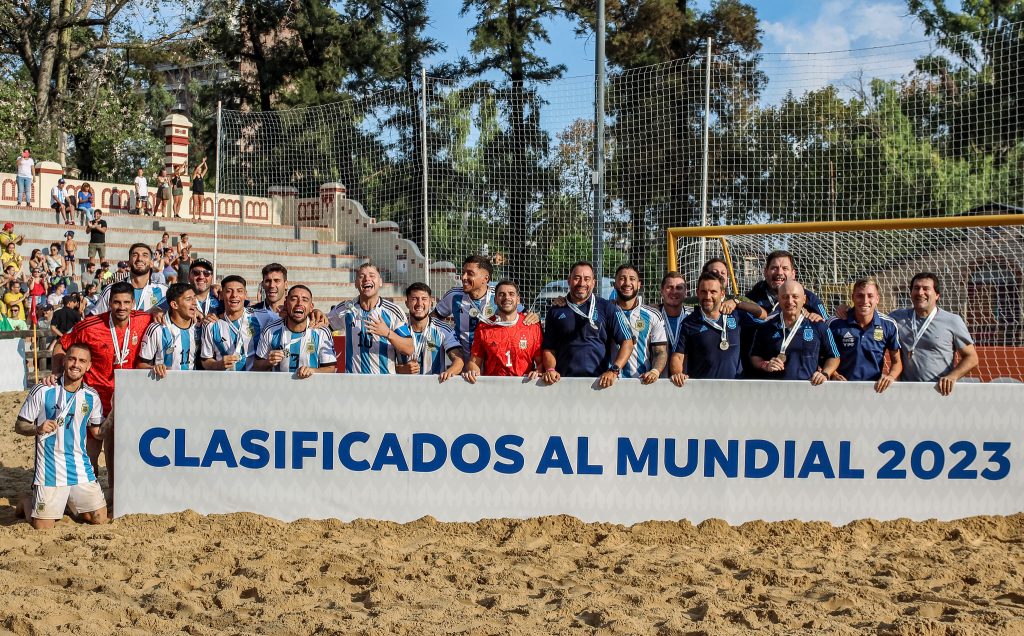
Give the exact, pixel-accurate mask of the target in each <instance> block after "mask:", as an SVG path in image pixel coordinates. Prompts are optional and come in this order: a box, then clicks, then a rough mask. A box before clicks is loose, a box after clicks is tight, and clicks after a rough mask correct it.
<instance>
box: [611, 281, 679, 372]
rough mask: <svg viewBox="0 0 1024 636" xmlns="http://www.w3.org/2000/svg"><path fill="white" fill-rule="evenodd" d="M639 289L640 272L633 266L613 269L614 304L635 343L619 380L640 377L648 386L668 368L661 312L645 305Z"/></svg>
mask: <svg viewBox="0 0 1024 636" xmlns="http://www.w3.org/2000/svg"><path fill="white" fill-rule="evenodd" d="M642 286H643V282H642V281H641V280H640V272H639V271H637V269H636V267H634V266H633V265H629V264H626V265H620V266H619V268H618V269H617V270H615V304H616V305H618V307H619V309H620V310H622V313H623V314H624V315H625V316H626V322H627V323H628V324H629V328H630V329H632V331H633V342H634V343H635V346H634V347H633V352H632V353H631V354H630V356H629V360H628V361H627V362H626V366H624V367H623V368H622V377H624V378H640V382H641V383H643V384H651V383H652V382H654V381H655V380H657V379H658V378H659V377H661V374H662V372H663V371H664V370H665V367H667V366H668V342H667V337H666V335H665V323H664V321H663V319H662V317H661V312H660V311H658V310H657V309H655V308H654V307H651V306H650V305H645V304H644V300H643V297H642V296H641V295H640V288H641V287H642Z"/></svg>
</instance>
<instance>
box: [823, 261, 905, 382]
mask: <svg viewBox="0 0 1024 636" xmlns="http://www.w3.org/2000/svg"><path fill="white" fill-rule="evenodd" d="M879 300H880V294H879V291H878V283H876V282H875V281H874V279H871V278H863V279H861V280H858V281H857V282H856V283H854V284H853V308H852V310H851V311H850V312H849V315H848V316H847V317H846V318H840V317H838V316H836V317H835V318H833V319H832V320H830V321H829V322H828V329H829V331H831V332H832V338H833V339H834V340H835V342H836V345H837V346H838V348H839V358H840V360H839V369H838V370H837V371H836V372H835V373H833V374H832V377H831V378H829V379H831V380H853V381H857V380H860V381H865V380H866V381H871V382H874V383H875V391H876V392H877V393H881V392H883V391H885V390H886V389H887V388H889V385H891V384H892V383H893V382H895V381H896V380H897V379H898V378H899V377H900V374H901V373H902V372H903V363H902V362H901V361H900V355H899V352H900V337H899V327H898V326H897V325H896V321H895V320H893V319H892V318H889V317H888V316H885V315H882V314H881V313H879V312H878V311H877V307H878V301H879ZM887 351H888V352H889V372H888V373H882V369H883V366H884V363H885V353H886V352H887Z"/></svg>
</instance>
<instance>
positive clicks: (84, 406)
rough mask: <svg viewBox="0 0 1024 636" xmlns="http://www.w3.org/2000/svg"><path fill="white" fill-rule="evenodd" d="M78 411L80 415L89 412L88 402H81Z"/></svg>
mask: <svg viewBox="0 0 1024 636" xmlns="http://www.w3.org/2000/svg"><path fill="white" fill-rule="evenodd" d="M79 411H81V412H82V415H85V414H86V413H88V412H89V404H88V403H86V402H82V408H80V409H79Z"/></svg>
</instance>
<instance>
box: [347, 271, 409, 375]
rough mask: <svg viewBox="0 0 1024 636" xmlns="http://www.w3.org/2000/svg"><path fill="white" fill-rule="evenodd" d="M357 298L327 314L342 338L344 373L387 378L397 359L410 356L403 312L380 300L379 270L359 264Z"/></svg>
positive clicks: (387, 301) (396, 306) (389, 302)
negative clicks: (342, 335) (400, 356)
mask: <svg viewBox="0 0 1024 636" xmlns="http://www.w3.org/2000/svg"><path fill="white" fill-rule="evenodd" d="M356 286H357V287H358V288H359V296H358V297H357V298H354V299H352V300H349V301H346V302H344V303H342V304H340V305H338V306H337V307H335V308H334V309H332V310H331V311H330V312H329V313H328V314H327V321H328V322H329V323H330V325H331V328H332V329H334V330H335V331H340V332H341V333H343V334H344V335H345V373H358V374H370V375H388V374H391V373H395V372H396V369H395V367H396V365H397V364H398V356H399V355H403V356H411V355H413V353H414V345H413V339H412V333H411V332H410V331H409V325H408V323H407V321H406V318H405V312H404V311H402V308H401V307H399V306H398V305H396V304H395V303H393V302H391V301H390V300H387V299H385V298H381V297H380V288H381V287H383V286H384V281H383V280H381V277H380V270H378V269H377V266H376V265H374V264H373V263H363V264H362V265H360V266H359V269H358V270H356Z"/></svg>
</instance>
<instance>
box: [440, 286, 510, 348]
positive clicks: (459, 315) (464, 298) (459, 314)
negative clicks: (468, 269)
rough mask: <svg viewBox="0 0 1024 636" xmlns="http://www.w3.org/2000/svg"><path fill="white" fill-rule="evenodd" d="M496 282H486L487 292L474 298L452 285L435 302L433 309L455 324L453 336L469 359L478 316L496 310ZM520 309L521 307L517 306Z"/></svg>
mask: <svg viewBox="0 0 1024 636" xmlns="http://www.w3.org/2000/svg"><path fill="white" fill-rule="evenodd" d="M496 286H497V283H494V282H491V283H488V284H487V293H485V294H484V295H483V296H482V297H481V298H478V299H476V300H474V299H473V298H472V297H471V296H470V295H469V294H467V293H466V291H465V290H464V289H462V287H452V288H451V289H449V290H448V291H447V292H445V295H444V296H442V297H441V300H440V301H439V302H438V303H437V307H435V308H434V311H435V312H436V313H437V315H438V316H440V317H441V318H451V319H452V321H454V324H455V337H456V338H458V340H459V343H460V344H462V353H463V357H464V358H465V359H466V360H469V355H470V354H469V352H470V350H471V349H472V348H473V334H474V333H475V332H476V328H477V325H479V324H480V318H481V317H484V318H490V317H491V316H493V315H494V314H496V313H497V312H498V305H497V303H496V302H495V301H494V288H495V287H496ZM519 311H522V307H521V306H520V307H519Z"/></svg>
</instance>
